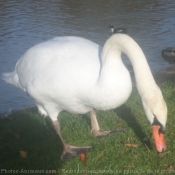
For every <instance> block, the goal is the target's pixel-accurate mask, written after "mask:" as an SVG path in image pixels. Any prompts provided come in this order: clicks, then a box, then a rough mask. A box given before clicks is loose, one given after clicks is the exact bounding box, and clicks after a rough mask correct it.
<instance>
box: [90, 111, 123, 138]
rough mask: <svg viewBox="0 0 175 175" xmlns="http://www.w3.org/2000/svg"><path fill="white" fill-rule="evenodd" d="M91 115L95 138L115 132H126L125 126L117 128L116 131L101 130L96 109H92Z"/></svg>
mask: <svg viewBox="0 0 175 175" xmlns="http://www.w3.org/2000/svg"><path fill="white" fill-rule="evenodd" d="M90 115H91V125H92V133H93V136H94V137H95V138H100V137H104V136H108V135H113V134H116V133H118V132H125V131H126V129H125V128H123V129H120V130H116V131H101V130H100V127H99V124H98V121H97V116H96V110H92V111H91V112H90Z"/></svg>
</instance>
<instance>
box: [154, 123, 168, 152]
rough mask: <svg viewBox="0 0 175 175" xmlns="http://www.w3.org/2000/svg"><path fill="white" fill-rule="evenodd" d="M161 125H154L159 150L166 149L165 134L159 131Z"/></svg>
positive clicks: (155, 140) (155, 139)
mask: <svg viewBox="0 0 175 175" xmlns="http://www.w3.org/2000/svg"><path fill="white" fill-rule="evenodd" d="M159 130H160V126H156V125H153V136H154V142H155V145H156V148H157V151H158V152H162V151H165V150H166V143H165V138H164V134H162V133H160V132H159Z"/></svg>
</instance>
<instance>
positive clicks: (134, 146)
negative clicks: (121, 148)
mask: <svg viewBox="0 0 175 175" xmlns="http://www.w3.org/2000/svg"><path fill="white" fill-rule="evenodd" d="M125 146H128V147H131V148H137V147H138V145H136V144H132V143H125Z"/></svg>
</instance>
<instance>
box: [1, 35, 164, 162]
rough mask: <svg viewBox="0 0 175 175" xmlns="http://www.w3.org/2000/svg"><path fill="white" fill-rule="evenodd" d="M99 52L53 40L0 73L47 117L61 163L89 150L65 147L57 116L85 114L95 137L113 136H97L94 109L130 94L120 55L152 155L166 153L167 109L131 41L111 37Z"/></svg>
mask: <svg viewBox="0 0 175 175" xmlns="http://www.w3.org/2000/svg"><path fill="white" fill-rule="evenodd" d="M101 51H102V49H101V48H100V46H99V45H97V44H95V43H93V42H92V41H89V40H87V39H84V38H80V37H57V38H54V39H51V40H49V41H46V42H44V43H40V44H38V45H35V46H34V47H32V48H31V49H29V50H28V51H27V52H26V53H25V54H24V55H23V56H22V57H21V59H20V60H19V61H18V62H17V64H16V67H15V70H14V72H11V73H5V74H3V77H2V78H3V79H4V80H5V81H6V82H7V83H10V84H13V85H14V86H16V87H18V88H20V89H22V90H23V91H24V92H26V93H28V94H29V95H30V96H31V97H32V98H33V99H34V100H35V102H36V105H37V107H38V110H39V112H40V113H41V114H42V115H48V116H50V118H51V119H52V121H53V125H54V128H55V130H56V132H57V133H58V135H59V136H60V138H61V141H62V143H63V147H64V150H63V153H62V156H61V159H62V160H65V159H68V158H72V157H74V156H76V155H78V154H79V153H81V152H86V151H89V150H90V149H92V146H87V147H74V146H71V145H69V144H67V143H66V142H65V141H64V139H63V138H62V136H61V133H60V129H59V128H60V127H59V123H58V121H57V116H58V114H59V113H60V112H61V111H63V110H66V111H69V112H72V113H78V114H83V113H86V112H90V114H91V123H92V132H93V135H94V136H95V137H99V136H105V135H110V134H111V133H112V132H111V131H101V130H100V127H99V125H98V121H97V119H96V109H98V110H108V109H112V108H116V107H118V106H120V105H122V104H123V103H125V102H126V100H127V99H128V98H129V96H130V94H131V91H132V84H131V78H130V74H129V72H128V70H127V69H126V67H125V66H124V64H123V62H122V59H121V52H124V53H126V54H127V55H128V57H129V59H130V61H131V63H132V65H133V68H134V72H135V77H136V82H137V89H138V91H139V94H140V96H141V100H142V103H143V107H144V110H145V113H146V116H147V118H148V120H149V121H150V123H151V125H152V126H153V135H154V139H155V144H156V147H157V150H158V151H159V152H161V151H163V150H165V149H166V144H165V140H164V131H165V126H166V120H167V107H166V103H165V101H164V99H163V96H162V93H161V90H160V88H159V87H158V86H157V85H156V83H155V80H154V78H153V76H152V74H151V71H150V68H149V66H148V63H147V61H146V58H145V56H144V54H143V52H142V50H141V49H140V47H139V46H138V44H137V43H136V42H135V41H134V40H133V39H132V38H131V37H129V36H127V35H125V34H114V35H113V36H111V37H110V38H109V39H108V40H107V42H106V43H105V45H104V48H103V51H102V52H101Z"/></svg>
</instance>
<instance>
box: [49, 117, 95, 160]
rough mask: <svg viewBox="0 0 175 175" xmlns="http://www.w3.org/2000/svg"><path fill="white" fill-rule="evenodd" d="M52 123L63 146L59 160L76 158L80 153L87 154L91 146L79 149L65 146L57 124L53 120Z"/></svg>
mask: <svg viewBox="0 0 175 175" xmlns="http://www.w3.org/2000/svg"><path fill="white" fill-rule="evenodd" d="M52 123H53V126H54V128H55V130H56V132H57V134H58V135H59V137H60V139H61V142H62V144H63V152H62V155H61V160H67V159H71V158H74V157H76V156H78V155H79V154H80V153H85V152H88V151H90V150H91V149H92V148H93V146H84V147H80V146H72V145H69V144H67V143H66V142H65V140H64V139H63V138H62V135H61V132H60V125H59V122H58V121H57V120H55V121H52Z"/></svg>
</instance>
